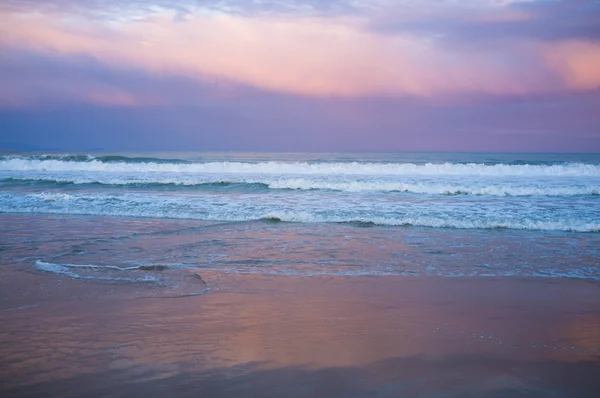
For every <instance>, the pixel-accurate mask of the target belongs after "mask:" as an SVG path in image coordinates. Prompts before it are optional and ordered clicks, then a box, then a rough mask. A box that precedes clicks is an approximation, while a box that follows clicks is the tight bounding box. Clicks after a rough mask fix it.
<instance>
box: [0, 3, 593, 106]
mask: <svg viewBox="0 0 600 398" xmlns="http://www.w3.org/2000/svg"><path fill="white" fill-rule="evenodd" d="M516 17H518V16H516ZM516 17H515V18H516ZM366 25H367V21H366V20H365V19H361V18H359V17H331V18H308V17H291V16H289V17H277V18H275V17H265V16H261V17H254V18H249V17H242V16H234V15H226V14H214V13H213V14H197V15H195V16H188V17H187V19H186V21H184V22H182V21H175V20H174V18H173V16H172V14H171V13H161V12H158V13H155V14H153V15H151V16H150V17H148V18H146V19H143V20H139V21H135V22H133V21H130V22H120V23H119V22H108V21H105V20H101V19H86V18H85V17H83V16H77V15H69V16H65V15H64V14H35V13H32V14H27V13H15V12H12V13H11V12H4V14H1V15H0V26H1V27H0V48H1V47H5V48H12V49H15V48H16V49H28V50H43V51H52V52H57V53H62V54H68V55H72V54H86V55H89V56H91V57H94V58H95V59H97V60H99V61H100V62H102V63H104V64H106V65H109V66H111V67H114V68H141V69H144V70H147V71H149V72H151V73H155V74H159V75H160V74H167V75H183V76H187V77H192V78H194V79H197V80H200V81H203V82H207V83H211V84H218V82H219V79H221V78H225V80H226V81H232V82H237V83H241V84H244V85H250V86H254V87H257V88H260V89H263V90H270V91H275V92H283V93H290V94H298V95H304V96H314V97H361V96H418V97H432V98H434V97H436V96H444V95H452V94H463V93H473V94H492V95H526V94H531V93H534V94H535V93H548V92H559V91H564V90H594V89H597V88H598V87H599V85H600V67H598V65H600V50H599V47H598V46H597V45H595V44H593V43H583V42H579V41H570V42H566V43H560V42H559V43H558V44H555V45H553V46H552V47H549V46H548V45H547V44H543V43H539V42H536V41H531V40H529V41H525V40H523V41H519V42H511V43H509V44H503V45H500V44H496V45H495V46H493V47H490V48H487V49H479V50H478V51H477V52H473V51H471V50H467V49H457V48H448V47H447V46H444V45H442V44H441V42H439V41H437V40H436V39H435V38H432V37H420V36H417V35H411V34H408V33H404V34H394V35H390V34H379V33H377V32H373V31H371V30H369V29H367V28H366ZM94 95H96V97H94ZM87 98H90V99H93V98H96V100H98V101H99V102H103V101H109V102H110V101H112V103H117V104H122V105H127V104H129V105H133V104H135V103H137V100H134V99H131V98H130V99H128V97H127V95H125V94H118V95H101V96H100V97H98V96H97V94H91V96H90V95H88V97H87ZM99 98H103V99H99ZM107 98H110V100H107Z"/></svg>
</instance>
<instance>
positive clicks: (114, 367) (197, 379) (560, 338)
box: [0, 272, 600, 397]
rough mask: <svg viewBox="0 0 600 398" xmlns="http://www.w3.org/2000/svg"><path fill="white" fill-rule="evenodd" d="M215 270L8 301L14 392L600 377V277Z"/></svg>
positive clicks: (314, 391)
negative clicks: (142, 292) (192, 282)
mask: <svg viewBox="0 0 600 398" xmlns="http://www.w3.org/2000/svg"><path fill="white" fill-rule="evenodd" d="M13 275H14V274H13ZM33 276H34V275H28V274H23V275H21V276H19V277H16V276H13V277H14V278H15V279H14V281H15V282H19V280H18V278H23V279H22V280H20V283H29V282H31V281H27V280H25V279H27V278H31V277H33ZM203 277H204V279H205V280H206V281H207V283H208V285H209V286H211V288H212V290H211V292H210V293H207V294H204V295H202V296H195V297H183V298H168V299H158V298H135V297H131V298H127V296H126V293H125V290H123V292H122V293H123V294H121V293H119V292H118V287H116V288H115V289H116V290H115V291H113V294H105V295H103V294H102V293H103V292H104V293H106V286H105V285H101V284H90V283H88V282H86V281H77V280H70V279H68V278H63V279H62V280H61V291H62V292H68V294H70V295H71V297H83V296H84V295H85V297H87V298H86V299H85V300H74V299H68V298H67V299H66V298H65V296H63V295H61V296H60V297H53V296H52V294H49V295H47V296H46V297H45V298H44V300H43V301H41V303H40V304H39V305H38V306H36V307H31V308H25V309H21V310H15V311H8V312H0V324H1V325H2V327H1V328H0V342H1V347H2V355H1V356H0V368H1V369H2V372H1V374H2V376H1V379H0V380H2V384H1V385H2V389H4V390H5V391H6V392H7V393H8V396H12V395H15V396H19V395H28V394H35V393H48V394H51V395H63V396H65V395H66V396H77V395H110V396H125V395H131V394H135V395H140V394H149V395H151V396H161V395H165V394H167V393H172V394H174V395H178V396H232V397H234V396H235V397H237V396H307V397H308V396H323V397H328V396H348V395H350V396H354V395H355V396H402V397H413V396H415V397H417V396H418V397H422V396H444V397H459V396H490V395H491V396H511V397H512V396H516V397H520V396H527V397H529V396H534V397H538V396H539V397H546V396H548V397H551V396H552V397H555V396H558V397H563V396H565V397H571V396H573V397H580V396H581V397H585V396H589V397H595V396H597V394H598V393H600V381H599V380H597V377H594V376H593V375H594V374H600V373H598V372H599V371H600V289H599V288H598V286H597V285H595V284H591V283H588V282H581V281H560V283H554V281H552V280H541V281H540V280H531V279H507V278H498V279H492V278H467V279H459V278H457V279H448V278H446V279H444V278H428V277H414V278H411V277H352V278H346V277H318V278H316V277H315V278H299V277H290V276H287V277H269V276H253V275H228V274H223V273H216V272H205V273H203ZM94 290H96V292H95V293H94ZM83 291H85V292H83ZM61 294H63V293H61ZM556 297H560V298H561V299H560V300H556ZM353 394H354V395H353ZM494 394H495V395H494Z"/></svg>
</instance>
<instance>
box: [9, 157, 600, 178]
mask: <svg viewBox="0 0 600 398" xmlns="http://www.w3.org/2000/svg"><path fill="white" fill-rule="evenodd" d="M112 158H121V157H112ZM127 159H129V160H128V161H118V160H115V161H106V160H105V159H99V158H91V160H86V161H81V160H71V159H69V160H65V159H54V158H52V159H35V158H29V157H5V158H4V159H2V160H0V170H2V171H44V172H50V171H52V172H106V173H178V174H181V175H184V174H189V173H195V174H199V173H204V174H214V173H231V174H262V175H376V176H385V175H393V176H402V175H426V176H463V175H464V176H496V177H502V176H526V177H542V176H549V177H558V176H564V177H584V176H588V177H599V176H600V165H596V164H586V163H565V164H553V165H531V164H524V165H523V164H518V165H514V164H494V165H487V164H482V163H440V164H438V163H426V164H414V163H362V162H348V163H339V162H331V163H307V162H258V163H248V162H206V163H198V162H197V163H190V162H187V163H186V162H185V161H177V162H173V161H169V160H160V161H159V160H157V159H152V160H149V159H146V158H133V159H138V160H137V161H134V162H132V161H131V159H132V158H127Z"/></svg>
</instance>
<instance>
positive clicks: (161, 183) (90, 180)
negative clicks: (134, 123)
mask: <svg viewBox="0 0 600 398" xmlns="http://www.w3.org/2000/svg"><path fill="white" fill-rule="evenodd" d="M0 182H4V183H29V184H39V185H41V186H51V185H52V184H56V185H58V186H63V185H70V184H73V185H83V184H88V185H100V186H115V187H122V186H128V187H131V188H145V189H153V188H169V187H173V188H189V189H192V188H197V189H216V190H218V189H223V190H229V189H240V190H249V191H257V190H269V189H272V190H301V191H309V190H328V191H341V192H403V193H413V194H426V195H478V196H479V195H488V196H582V195H593V196H596V195H600V183H598V184H593V185H574V186H568V185H566V186H548V185H546V186H543V185H531V184H530V185H510V184H507V183H498V184H488V185H474V184H473V183H471V185H470V186H469V185H467V184H456V183H450V182H441V183H433V182H422V183H404V182H397V181H385V180H381V181H360V180H353V181H327V180H316V179H308V178H262V179H256V178H250V179H243V178H238V179H231V180H223V179H218V180H208V181H207V180H206V179H204V180H202V179H200V178H194V177H190V176H184V177H179V176H173V177H168V176H166V177H165V176H164V175H162V176H131V177H128V178H122V177H121V178H119V177H113V176H111V175H108V176H106V175H103V176H97V175H96V176H94V175H92V176H77V177H71V176H66V177H58V176H52V177H48V178H44V177H41V176H40V177H21V178H15V177H9V178H3V179H0Z"/></svg>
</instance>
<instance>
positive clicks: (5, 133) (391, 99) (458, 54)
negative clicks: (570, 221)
mask: <svg viewBox="0 0 600 398" xmlns="http://www.w3.org/2000/svg"><path fill="white" fill-rule="evenodd" d="M0 148H21V149H26V148H30V149H35V148H39V149H50V148H54V149H58V150H68V151H78V150H79V151H81V150H83V151H85V150H92V149H94V150H98V149H104V150H108V151H118V150H128V151H136V150H137V151H145V150H150V151H156V150H194V151H196V150H197V151H203V150H204V151H211V150H235V151H498V152H505V151H510V152H513V151H515V152H600V1H599V0H527V1H523V0H396V1H392V0H370V1H367V0H305V1H302V0H245V1H242V0H218V1H217V0H182V1H176V0H146V1H142V0H131V1H125V0H47V1H43V0H0Z"/></svg>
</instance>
